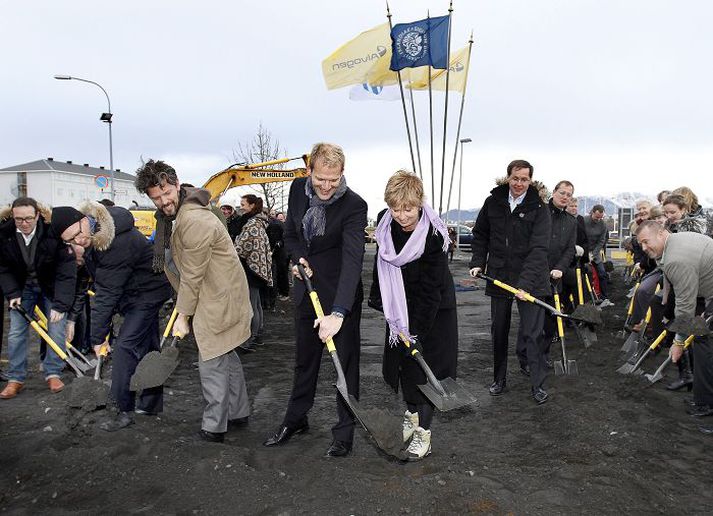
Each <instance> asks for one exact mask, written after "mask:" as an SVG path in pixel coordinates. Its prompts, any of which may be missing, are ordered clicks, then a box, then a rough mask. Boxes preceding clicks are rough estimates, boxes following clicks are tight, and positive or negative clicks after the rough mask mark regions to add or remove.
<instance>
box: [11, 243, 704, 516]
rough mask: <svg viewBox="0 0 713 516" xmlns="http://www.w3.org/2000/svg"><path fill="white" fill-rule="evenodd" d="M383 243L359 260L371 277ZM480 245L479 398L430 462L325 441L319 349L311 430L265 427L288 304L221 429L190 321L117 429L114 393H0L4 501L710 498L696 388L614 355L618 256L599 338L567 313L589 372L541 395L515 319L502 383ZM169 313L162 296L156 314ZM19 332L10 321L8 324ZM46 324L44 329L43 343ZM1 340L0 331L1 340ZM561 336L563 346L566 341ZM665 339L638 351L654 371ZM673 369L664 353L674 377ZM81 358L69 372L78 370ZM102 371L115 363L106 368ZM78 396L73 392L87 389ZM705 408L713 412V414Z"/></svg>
mask: <svg viewBox="0 0 713 516" xmlns="http://www.w3.org/2000/svg"><path fill="white" fill-rule="evenodd" d="M373 259H374V250H373V246H371V245H370V246H369V249H368V252H367V256H366V258H365V262H364V264H365V265H364V272H363V278H364V287H365V291H366V292H368V288H369V285H370V284H371V278H372V275H371V270H372V267H373ZM467 264H468V256H467V255H465V254H462V255H460V256H458V255H457V256H456V259H455V261H454V262H453V263H452V267H451V269H452V272H453V276H454V279H455V282H456V283H457V284H458V285H464V286H465V288H459V289H458V293H457V299H458V323H459V329H460V342H459V363H458V383H459V384H461V385H463V386H464V387H465V388H467V389H468V390H469V391H470V392H471V393H473V394H474V395H475V397H476V398H477V403H476V404H475V405H473V406H471V407H466V408H459V409H457V410H453V411H449V412H444V413H438V414H437V415H436V418H435V420H434V423H433V425H432V432H433V435H432V446H433V452H432V454H431V455H430V456H428V457H426V458H425V459H424V460H422V461H420V462H411V463H406V462H401V461H398V460H395V459H393V458H390V457H388V456H386V455H385V454H382V453H380V452H379V451H378V450H377V449H376V448H375V447H374V446H373V444H372V443H371V442H370V441H369V439H368V436H367V435H366V434H365V432H364V431H363V430H362V429H361V428H359V429H357V432H356V437H355V441H354V449H353V452H352V454H351V455H350V456H349V457H347V458H327V457H325V456H324V455H325V451H326V450H327V448H328V446H329V444H330V442H331V432H330V428H331V426H332V424H333V423H334V421H335V419H336V411H335V398H336V396H337V395H338V394H337V392H336V390H335V388H334V386H333V384H334V381H335V375H334V368H333V367H332V364H331V361H330V359H329V355H328V354H327V353H325V354H324V358H323V364H322V371H321V376H320V380H319V385H318V389H317V396H316V398H315V402H314V407H313V408H312V410H311V412H310V415H309V423H310V430H309V432H307V433H305V434H301V435H297V436H294V437H293V438H292V439H291V440H290V441H289V442H288V443H287V444H286V445H284V446H279V447H272V448H266V447H263V446H262V442H263V441H264V439H265V438H266V437H267V436H268V435H269V434H270V433H271V432H272V431H274V430H275V429H276V428H277V427H278V426H279V424H280V423H281V422H282V417H283V415H284V411H285V408H286V405H287V400H288V397H289V394H290V390H291V387H292V377H293V367H294V331H293V321H292V305H291V302H289V301H278V304H277V309H276V310H275V311H274V312H267V313H266V321H265V339H264V340H265V344H264V345H263V346H261V347H259V348H258V349H257V351H256V352H254V353H250V354H246V355H242V356H241V359H242V361H243V367H244V369H245V374H246V378H247V384H248V391H249V393H250V397H251V404H252V414H251V416H250V419H249V422H248V424H247V425H244V426H241V427H239V428H235V429H230V430H229V431H228V433H227V434H226V436H225V442H224V443H223V444H216V443H207V442H205V441H202V440H200V439H199V438H197V436H196V433H197V431H198V429H199V428H200V421H201V414H202V409H203V398H202V395H201V386H200V380H199V376H198V369H197V366H196V361H197V360H198V354H197V350H196V348H195V344H194V343H193V341H192V339H191V338H188V339H186V340H184V341H182V342H180V343H179V348H180V350H181V354H180V364H179V366H178V368H177V369H176V371H175V372H174V373H173V374H172V375H171V377H170V378H169V379H168V381H167V383H166V385H165V407H164V412H163V413H162V414H160V415H159V416H158V417H154V416H141V415H136V417H135V419H136V423H135V424H134V425H132V426H131V427H129V428H126V429H124V430H121V431H118V432H115V433H107V432H104V431H102V430H100V429H99V428H98V426H97V423H98V422H99V421H101V420H103V419H104V418H105V417H107V411H106V410H103V409H101V410H94V406H93V404H92V403H89V404H85V406H84V407H82V408H75V407H70V404H69V403H68V401H69V396H70V394H69V393H70V389H69V387H70V386H69V385H68V388H66V389H65V391H64V392H62V393H59V394H51V393H50V392H49V390H48V389H47V386H46V385H45V383H44V382H43V380H42V376H41V373H39V372H38V369H37V367H38V359H37V354H38V353H37V346H36V344H33V345H32V349H31V350H30V368H31V371H32V372H31V375H30V377H29V379H28V381H27V383H26V386H25V389H24V390H23V391H22V392H21V393H20V394H19V395H18V396H17V397H16V398H14V399H12V400H0V511H1V512H3V513H7V514H46V513H52V514H54V515H58V514H69V513H72V514H100V513H102V514H133V513H146V514H280V515H289V514H543V515H545V514H547V515H552V514H622V513H628V514H651V513H661V514H705V513H708V514H710V511H711V507H713V477H711V471H713V460H712V459H713V438H711V437H710V436H706V435H703V434H702V433H700V432H699V431H698V425H700V424H704V423H709V424H713V421H706V420H705V419H704V420H696V419H694V418H693V417H691V416H689V415H687V414H686V412H685V407H684V404H683V403H682V400H683V398H684V397H686V396H689V394H687V393H682V392H669V391H667V390H666V389H665V388H664V386H665V384H666V383H667V378H665V379H664V380H663V381H661V382H659V383H657V384H655V385H650V384H649V382H648V381H646V380H645V378H644V377H643V376H638V375H637V376H631V375H628V376H626V375H622V374H619V373H617V372H616V370H617V368H618V367H620V366H621V364H622V361H623V359H622V356H621V354H620V351H619V349H620V347H621V344H622V340H621V339H620V338H617V336H616V334H617V332H618V331H619V330H621V329H622V326H623V323H624V318H625V311H626V307H625V304H626V297H625V294H626V292H627V290H628V287H626V286H625V285H624V284H623V281H622V275H621V272H620V270H616V271H615V272H614V273H613V281H612V284H613V285H614V294H613V295H612V296H611V299H612V300H613V301H614V302H615V306H613V307H608V308H605V309H604V310H603V311H602V317H603V322H604V325H603V326H602V327H601V328H599V330H598V342H596V344H594V345H593V346H592V347H590V348H585V347H584V346H583V345H582V344H581V343H580V342H579V341H577V336H576V334H575V332H574V331H573V330H572V329H568V330H567V334H566V338H567V344H568V349H567V355H568V359H570V360H576V363H577V366H578V371H579V374H578V376H568V375H565V376H555V375H554V374H551V375H550V376H549V377H548V379H547V381H546V385H545V387H546V388H547V391H548V393H549V394H550V399H549V401H548V402H547V403H545V404H544V405H537V404H536V403H535V402H534V401H533V399H532V398H531V395H530V385H529V381H528V378H527V377H525V376H524V375H523V374H521V372H520V370H519V367H518V362H517V359H516V357H515V354H514V343H515V338H516V331H515V330H516V327H517V326H516V325H517V318H516V317H515V318H514V321H513V331H511V334H510V342H511V353H510V364H509V371H508V380H507V384H508V389H509V390H508V392H506V393H505V394H504V395H503V396H499V397H491V396H489V394H488V390H487V388H488V386H489V384H490V383H491V381H492V345H491V340H490V303H489V299H488V298H487V297H485V295H484V293H483V291H484V288H483V283H482V281H481V282H479V287H480V288H478V289H477V290H472V289H470V288H468V287H469V286H470V283H469V279H468V275H467ZM168 315H169V312H165V313H162V317H163V319H162V323H161V324H162V326H163V325H165V322H166V320H167V318H168ZM6 332H7V326H6ZM36 340H37V339H34V338H33V339H32V341H33V342H36ZM383 346H384V321H383V316H382V315H381V314H380V313H379V312H376V311H374V310H372V309H370V308H368V307H367V306H366V303H364V311H363V317H362V348H361V392H360V404H361V406H363V407H364V408H365V409H371V408H374V409H381V410H385V411H388V412H390V413H392V414H393V415H394V416H398V415H399V414H403V411H404V408H405V407H404V404H403V402H402V401H401V398H400V395H399V394H395V393H394V392H393V391H391V390H390V388H389V387H388V386H387V385H386V383H385V382H384V381H383V379H382V376H381V357H382V351H383ZM4 348H5V346H4ZM559 349H560V348H559V346H556V345H553V347H552V358H553V359H558V358H560V350H559ZM665 356H666V350H662V352H660V353H658V355H655V356H653V355H652V356H651V357H649V358H648V359H647V360H646V362H644V364H643V368H644V369H645V370H646V372H651V371H653V370H654V369H655V367H656V366H657V365H658V364H660V363H661V362H662V361H663V360H664V358H665ZM675 373H676V368H675V367H670V368H669V369H668V370H667V376H668V379H670V378H672V377H673V376H674V375H675ZM71 376H72V374H71V372H69V371H68V372H66V374H65V377H66V380H67V382H68V383H69V382H71ZM105 376H107V375H106V372H105ZM75 405H76V404H75ZM706 419H708V420H710V419H711V418H706Z"/></svg>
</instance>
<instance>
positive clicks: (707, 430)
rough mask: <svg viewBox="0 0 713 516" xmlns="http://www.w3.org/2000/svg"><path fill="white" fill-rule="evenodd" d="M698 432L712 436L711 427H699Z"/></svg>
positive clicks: (712, 430)
mask: <svg viewBox="0 0 713 516" xmlns="http://www.w3.org/2000/svg"><path fill="white" fill-rule="evenodd" d="M698 430H700V431H701V433H703V434H706V435H713V426H699V427H698Z"/></svg>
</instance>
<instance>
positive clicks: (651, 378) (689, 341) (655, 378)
mask: <svg viewBox="0 0 713 516" xmlns="http://www.w3.org/2000/svg"><path fill="white" fill-rule="evenodd" d="M695 338H696V336H695V335H691V336H690V337H688V338H687V339H686V341H685V342H684V343H683V349H684V350H685V349H688V348H689V347H690V345H691V344H693V339H695ZM670 363H671V355H669V356H668V357H667V358H666V360H664V361H663V364H661V365H660V366H659V368H658V369H657V370H656V371H654V373H653V374H646V375H644V376H645V377H646V379H647V380H648V381H649V382H650V383H651V384H654V383H656V382H658V381H659V380H660V379H661V378H663V370H664V369H666V367H668V365H669V364H670Z"/></svg>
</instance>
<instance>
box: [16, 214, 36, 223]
mask: <svg viewBox="0 0 713 516" xmlns="http://www.w3.org/2000/svg"><path fill="white" fill-rule="evenodd" d="M36 217H37V215H33V216H32V217H13V218H14V219H15V224H29V223H30V222H32V221H33V220H35V218H36Z"/></svg>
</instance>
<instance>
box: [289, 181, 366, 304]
mask: <svg viewBox="0 0 713 516" xmlns="http://www.w3.org/2000/svg"><path fill="white" fill-rule="evenodd" d="M308 179H309V178H300V179H296V180H295V181H294V182H293V183H292V186H291V187H290V197H289V204H288V211H287V220H286V221H285V247H286V249H287V252H288V254H289V255H290V257H291V258H292V262H293V263H297V262H298V260H299V259H300V258H305V259H306V260H307V262H308V263H309V265H310V267H311V268H312V270H313V272H314V276H313V277H312V284H313V286H314V288H315V290H317V292H318V294H319V298H320V301H321V303H322V308H323V309H324V313H325V314H329V313H331V312H332V307H334V306H337V307H339V308H341V309H343V310H346V311H347V312H349V311H352V310H356V309H361V307H360V305H361V302H362V301H363V299H364V291H363V287H362V282H361V269H362V265H363V260H364V229H365V228H366V224H367V222H366V211H367V204H366V202H365V201H364V200H363V199H362V198H361V197H359V195H357V194H356V193H354V192H353V191H352V190H351V189H347V191H346V192H345V193H344V195H343V196H342V197H341V198H339V199H337V200H336V201H335V202H334V203H333V204H331V205H329V206H327V207H326V209H325V211H326V226H325V230H324V235H322V236H315V237H313V238H312V242H311V244H309V245H308V244H307V241H306V240H305V237H304V233H303V231H302V219H303V218H304V216H305V213H306V212H307V209H308V208H309V199H308V198H307V194H305V181H307V180H308ZM305 294H306V290H305V287H304V284H303V283H302V282H301V281H300V280H296V281H295V284H294V289H293V292H292V296H293V300H294V302H295V304H296V305H298V306H299V308H300V310H301V311H302V312H303V313H314V312H313V311H312V305H311V302H310V301H309V300H308V296H306V295H305Z"/></svg>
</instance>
